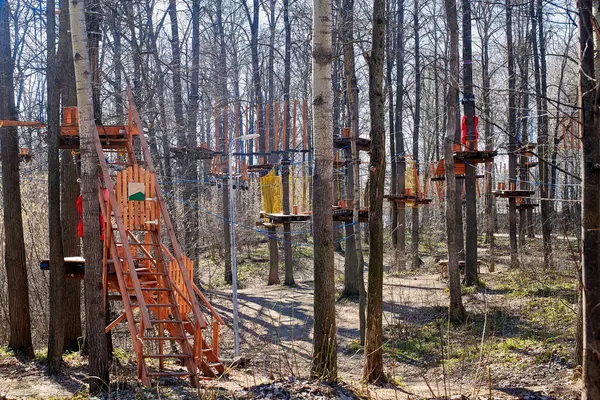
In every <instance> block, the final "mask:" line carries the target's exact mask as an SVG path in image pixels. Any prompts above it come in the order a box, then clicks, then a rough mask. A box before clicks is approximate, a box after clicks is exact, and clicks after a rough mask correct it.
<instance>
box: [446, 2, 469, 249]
mask: <svg viewBox="0 0 600 400" xmlns="http://www.w3.org/2000/svg"><path fill="white" fill-rule="evenodd" d="M444 5H445V7H446V19H447V26H448V36H449V44H448V59H449V60H448V64H449V73H448V100H447V101H448V105H447V112H448V113H450V112H454V113H455V114H456V117H455V118H453V119H448V123H449V122H450V121H454V124H455V125H454V127H451V126H447V127H446V130H447V131H448V133H451V132H454V136H453V139H454V144H455V145H456V144H459V143H460V140H461V138H460V108H459V107H458V106H456V107H453V106H452V107H451V106H450V105H452V104H457V105H458V104H459V94H460V83H459V79H460V65H459V57H458V11H457V8H456V0H444ZM452 128H453V129H452ZM450 129H452V130H450ZM444 162H445V161H444ZM455 195H456V204H459V205H461V206H460V207H455V212H456V218H455V219H454V221H455V223H456V225H455V229H454V230H453V231H452V234H453V235H455V236H456V243H457V245H456V246H457V248H458V251H459V253H458V259H459V260H464V259H465V250H464V234H463V220H462V219H463V218H462V217H463V213H462V185H461V184H457V185H456V193H455ZM448 233H449V234H450V232H448Z"/></svg>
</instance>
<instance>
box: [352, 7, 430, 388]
mask: <svg viewBox="0 0 600 400" xmlns="http://www.w3.org/2000/svg"><path fill="white" fill-rule="evenodd" d="M415 9H418V8H415ZM384 43H385V0H374V1H373V41H372V47H371V54H370V55H368V56H367V64H368V66H369V107H370V112H371V132H370V136H371V161H370V163H369V245H370V252H369V279H368V285H369V286H368V289H367V293H368V299H367V334H366V343H365V365H364V369H363V379H364V380H365V381H367V382H377V381H382V380H385V375H384V373H383V349H382V342H383V326H382V320H383V191H384V187H385V105H384V96H383V58H384V54H385V49H384Z"/></svg>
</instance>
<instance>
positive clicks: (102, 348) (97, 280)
mask: <svg viewBox="0 0 600 400" xmlns="http://www.w3.org/2000/svg"><path fill="white" fill-rule="evenodd" d="M69 11H70V20H71V39H72V43H73V59H74V65H75V77H76V85H77V105H78V109H79V136H80V151H81V168H82V174H81V186H82V200H83V227H84V230H83V231H84V233H83V245H84V246H83V249H84V257H85V261H86V268H85V296H86V302H85V303H86V304H85V306H86V340H87V346H88V353H89V363H88V372H89V376H90V377H93V378H92V379H90V393H98V392H100V391H102V390H103V389H105V388H107V387H108V384H109V371H108V366H109V365H108V352H107V343H106V334H105V333H104V327H105V323H104V321H105V313H104V307H103V305H102V304H103V301H104V300H103V298H104V290H103V285H102V241H100V240H99V239H98V235H99V232H100V206H99V203H98V154H97V153H96V148H95V135H97V131H96V123H95V121H94V106H93V98H92V80H91V74H90V58H89V56H88V49H87V34H86V23H85V4H84V3H83V2H81V1H79V0H71V2H70V9H69Z"/></svg>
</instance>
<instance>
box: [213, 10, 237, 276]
mask: <svg viewBox="0 0 600 400" xmlns="http://www.w3.org/2000/svg"><path fill="white" fill-rule="evenodd" d="M216 5H217V25H216V29H217V37H218V40H219V65H218V72H219V78H218V82H217V83H218V85H219V87H218V93H219V102H218V103H219V104H220V105H221V106H226V105H227V104H228V103H229V92H228V89H227V54H226V51H225V49H226V44H225V30H224V28H223V2H222V0H217V4H216ZM223 121H224V123H223V126H222V129H221V132H223V134H222V135H221V150H222V151H225V149H227V148H228V146H227V144H226V142H225V141H226V140H227V139H226V138H228V137H229V132H228V129H227V127H228V124H227V113H225V117H224V118H223ZM226 157H228V156H226ZM226 159H227V162H226V163H224V166H225V167H226V168H224V170H223V173H224V174H225V175H227V174H228V173H229V164H230V163H229V158H226ZM223 183H224V184H223V217H224V218H223V235H225V237H224V243H223V250H224V253H225V281H226V282H227V283H229V284H231V283H232V278H233V277H232V271H231V224H230V221H229V219H230V218H231V215H230V212H229V208H230V206H229V185H228V184H227V180H225V181H224V182H223Z"/></svg>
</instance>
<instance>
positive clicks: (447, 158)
mask: <svg viewBox="0 0 600 400" xmlns="http://www.w3.org/2000/svg"><path fill="white" fill-rule="evenodd" d="M446 3H448V2H446ZM453 107H456V105H451V106H449V107H448V124H447V127H449V129H448V128H447V129H448V131H449V132H448V133H447V136H446V140H445V142H444V171H445V174H446V229H447V231H448V232H451V231H452V230H453V229H454V227H455V226H456V214H457V213H456V207H460V206H461V205H460V204H457V203H456V196H455V192H456V175H455V174H454V156H453V146H452V144H453V140H452V139H451V138H452V133H453V131H454V128H453V127H454V121H452V119H453V118H456V113H455V112H453V110H451V109H452V108H453ZM447 241H448V288H449V289H450V305H449V308H448V309H449V314H450V320H451V321H453V322H461V321H463V320H464V318H465V315H466V311H465V307H464V306H463V303H462V294H461V291H460V270H459V269H458V254H459V249H458V246H457V245H458V243H457V242H456V236H454V235H450V234H448V236H447Z"/></svg>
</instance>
